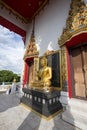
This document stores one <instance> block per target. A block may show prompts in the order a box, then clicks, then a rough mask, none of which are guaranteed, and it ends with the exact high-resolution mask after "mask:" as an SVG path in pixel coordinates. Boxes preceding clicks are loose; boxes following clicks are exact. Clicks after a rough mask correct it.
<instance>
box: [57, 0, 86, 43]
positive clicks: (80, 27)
mask: <svg viewBox="0 0 87 130" xmlns="http://www.w3.org/2000/svg"><path fill="white" fill-rule="evenodd" d="M80 32H87V5H86V4H85V3H84V2H83V1H82V0H72V3H71V9H70V11H69V16H68V19H67V20H66V27H65V28H64V29H63V33H62V35H61V36H60V38H59V40H58V44H59V45H63V44H65V42H67V41H68V40H70V39H71V38H72V37H73V36H75V35H77V34H78V33H80Z"/></svg>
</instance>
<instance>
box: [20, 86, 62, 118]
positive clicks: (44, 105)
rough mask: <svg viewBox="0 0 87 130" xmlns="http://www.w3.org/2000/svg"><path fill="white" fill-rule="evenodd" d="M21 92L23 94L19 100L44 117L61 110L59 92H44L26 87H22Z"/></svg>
mask: <svg viewBox="0 0 87 130" xmlns="http://www.w3.org/2000/svg"><path fill="white" fill-rule="evenodd" d="M23 92H24V95H23V97H22V98H21V102H22V103H24V104H26V105H28V106H29V107H31V108H32V109H34V110H35V111H37V112H38V113H40V114H42V115H44V116H46V117H49V116H51V115H52V114H54V113H56V112H57V111H59V110H62V105H61V103H60V101H59V97H60V92H55V91H54V92H44V91H40V90H33V89H28V88H23Z"/></svg>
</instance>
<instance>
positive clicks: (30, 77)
mask: <svg viewBox="0 0 87 130" xmlns="http://www.w3.org/2000/svg"><path fill="white" fill-rule="evenodd" d="M33 73H34V62H33V61H32V62H30V63H29V87H30V86H31V82H33Z"/></svg>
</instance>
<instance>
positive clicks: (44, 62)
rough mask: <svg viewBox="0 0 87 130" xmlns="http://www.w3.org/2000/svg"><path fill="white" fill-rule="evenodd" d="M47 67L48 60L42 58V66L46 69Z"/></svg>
mask: <svg viewBox="0 0 87 130" xmlns="http://www.w3.org/2000/svg"><path fill="white" fill-rule="evenodd" d="M46 65H47V59H46V58H42V59H41V66H42V67H44V66H46Z"/></svg>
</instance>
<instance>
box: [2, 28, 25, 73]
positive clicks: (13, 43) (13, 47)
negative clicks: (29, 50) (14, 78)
mask: <svg viewBox="0 0 87 130" xmlns="http://www.w3.org/2000/svg"><path fill="white" fill-rule="evenodd" d="M23 56H24V43H23V41H22V38H21V37H20V36H19V35H17V34H15V33H14V32H10V31H9V30H8V29H6V28H4V27H2V26H0V70H2V69H4V70H5V69H6V70H11V71H13V72H15V73H21V71H22V67H23Z"/></svg>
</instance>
